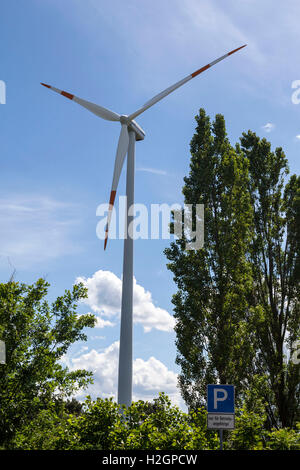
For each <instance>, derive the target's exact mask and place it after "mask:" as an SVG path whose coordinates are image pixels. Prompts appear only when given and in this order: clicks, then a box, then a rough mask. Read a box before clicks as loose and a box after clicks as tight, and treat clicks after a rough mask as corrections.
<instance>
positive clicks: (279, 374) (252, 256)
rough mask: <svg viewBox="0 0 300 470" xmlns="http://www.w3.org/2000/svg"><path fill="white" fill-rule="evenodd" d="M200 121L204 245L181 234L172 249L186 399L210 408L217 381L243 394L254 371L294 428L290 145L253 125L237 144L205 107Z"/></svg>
mask: <svg viewBox="0 0 300 470" xmlns="http://www.w3.org/2000/svg"><path fill="white" fill-rule="evenodd" d="M196 122H197V127H196V132H195V134H194V136H193V138H192V141H191V144H190V150H191V163H190V173H189V176H188V177H186V178H185V179H184V183H185V184H184V187H183V194H184V200H185V203H186V204H204V208H205V209H204V234H205V235H204V237H205V241H204V247H203V248H202V249H200V250H197V251H195V250H187V249H186V243H185V240H177V241H176V242H173V243H172V244H171V246H170V248H168V249H166V250H165V254H166V256H167V258H168V260H169V264H168V268H169V269H170V270H171V271H172V272H173V274H174V280H175V282H176V284H177V287H178V291H177V293H176V294H175V295H174V298H173V304H174V316H175V318H176V327H175V330H176V338H177V339H176V345H177V349H178V354H177V360H176V361H177V363H178V364H179V365H180V366H181V373H180V374H179V385H180V388H181V392H182V396H183V398H184V399H185V401H186V403H187V404H188V405H189V406H191V407H195V406H197V405H199V404H203V403H204V400H205V395H206V385H207V384H208V383H214V382H217V381H219V382H220V383H233V384H235V385H236V391H237V397H242V396H243V393H244V391H245V390H246V389H249V387H251V386H252V383H253V382H254V380H255V377H259V376H261V377H266V379H267V381H268V385H269V393H266V394H265V395H267V396H264V397H262V398H264V399H265V401H266V403H267V405H268V411H269V414H270V419H272V420H273V423H274V422H278V421H280V422H281V424H283V425H291V423H293V421H294V419H295V416H296V414H297V409H298V407H299V401H298V400H299V380H298V379H299V366H298V365H295V364H293V363H292V361H291V360H290V358H289V359H287V358H286V357H285V356H284V351H285V349H287V350H290V351H291V347H292V344H294V342H295V340H296V339H297V335H299V300H298V299H299V213H300V212H299V178H297V177H295V176H293V177H292V178H291V179H290V182H289V183H288V184H287V185H286V187H284V177H285V176H286V174H287V173H288V168H287V161H286V158H285V156H284V154H283V152H282V150H281V149H276V151H275V153H273V152H271V149H270V144H269V143H268V142H267V141H266V140H265V139H263V140H260V139H259V138H258V137H257V136H256V135H255V134H253V133H252V132H250V131H249V132H248V133H247V134H244V135H243V137H242V139H241V145H236V146H235V147H232V146H231V144H230V142H229V140H228V138H227V134H226V129H225V121H224V118H223V116H221V115H217V116H216V117H215V120H214V122H213V123H211V122H210V119H209V117H208V116H207V115H206V114H205V111H204V110H203V109H201V110H200V112H199V115H198V116H196ZM287 397H288V398H287ZM287 400H288V402H289V403H290V402H291V401H292V402H293V405H292V408H293V411H292V412H290V411H287V408H286V407H287ZM284 403H285V405H284Z"/></svg>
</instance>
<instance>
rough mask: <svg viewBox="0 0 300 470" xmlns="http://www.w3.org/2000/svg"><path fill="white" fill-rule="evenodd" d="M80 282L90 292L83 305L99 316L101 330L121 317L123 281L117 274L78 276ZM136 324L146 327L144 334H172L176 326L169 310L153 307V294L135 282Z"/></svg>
mask: <svg viewBox="0 0 300 470" xmlns="http://www.w3.org/2000/svg"><path fill="white" fill-rule="evenodd" d="M78 282H82V283H83V284H84V285H85V286H86V287H87V289H88V298H87V299H85V300H84V302H85V303H86V304H87V305H89V307H90V308H91V309H92V310H93V311H94V312H95V313H96V314H97V315H98V319H99V320H98V325H97V326H98V327H102V326H106V325H105V323H106V322H109V321H110V319H111V318H116V317H118V316H119V314H120V310H121V294H122V281H121V279H120V278H118V277H117V276H116V275H115V274H114V273H112V272H110V271H102V270H99V271H96V272H95V274H94V275H93V276H92V277H89V278H85V277H78V278H77V279H76V283H78ZM103 317H105V318H108V319H109V320H106V319H105V318H103ZM133 321H134V323H137V324H141V325H143V328H144V331H145V332H149V331H151V330H152V328H156V329H157V330H161V331H172V330H173V328H174V324H175V320H174V318H173V317H172V316H171V315H170V314H169V313H168V312H167V311H166V310H164V309H162V308H160V307H157V306H156V305H154V303H153V300H152V296H151V293H150V292H149V291H146V290H145V289H144V287H142V286H141V285H139V284H137V282H136V280H135V279H134V284H133ZM107 325H108V324H107ZM108 326H109V325H108ZM110 326H112V325H110Z"/></svg>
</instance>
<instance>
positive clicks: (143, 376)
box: [63, 341, 181, 405]
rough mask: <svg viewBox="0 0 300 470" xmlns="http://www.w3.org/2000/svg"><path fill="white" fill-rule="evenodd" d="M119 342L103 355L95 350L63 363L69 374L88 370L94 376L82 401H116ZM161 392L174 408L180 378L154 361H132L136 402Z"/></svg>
mask: <svg viewBox="0 0 300 470" xmlns="http://www.w3.org/2000/svg"><path fill="white" fill-rule="evenodd" d="M118 360H119V342H118V341H116V342H114V343H113V344H111V345H110V346H108V347H107V348H106V349H104V350H103V351H100V352H97V351H96V350H95V349H92V350H91V351H89V352H88V353H84V354H81V355H80V356H77V357H74V358H70V357H68V356H66V357H65V358H64V360H63V362H64V363H65V364H66V365H68V367H69V368H70V370H74V369H86V370H89V371H91V372H93V377H94V383H93V384H92V385H90V386H89V388H88V389H87V390H85V391H84V393H82V392H81V393H80V394H78V395H77V397H78V398H79V399H81V398H84V396H86V395H91V396H92V398H94V399H95V398H96V397H102V398H108V397H113V398H114V399H116V398H117V386H118V383H117V382H118ZM159 392H165V393H166V394H167V395H168V396H169V397H170V398H171V400H172V402H173V403H174V404H177V405H178V404H179V403H180V402H181V397H180V393H179V390H178V388H177V374H176V373H175V372H173V371H171V370H169V369H168V368H167V367H166V366H165V365H164V364H163V363H162V362H161V361H159V360H158V359H156V358H155V357H153V356H152V357H150V358H149V359H148V360H146V361H145V360H143V359H141V358H137V359H135V360H134V361H133V400H134V401H136V400H148V401H151V400H152V399H153V398H155V397H157V396H158V394H159Z"/></svg>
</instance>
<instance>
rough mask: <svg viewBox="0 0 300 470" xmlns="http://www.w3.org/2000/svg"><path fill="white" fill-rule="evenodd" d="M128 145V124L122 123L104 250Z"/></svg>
mask: <svg viewBox="0 0 300 470" xmlns="http://www.w3.org/2000/svg"><path fill="white" fill-rule="evenodd" d="M128 145H129V135H128V129H127V124H122V128H121V132H120V137H119V142H118V147H117V153H116V159H115V167H114V175H113V181H112V185H111V192H110V199H109V208H108V215H107V224H106V230H105V240H104V250H105V248H106V245H107V240H108V231H109V226H110V221H111V216H112V210H113V207H114V202H115V197H116V192H117V188H118V184H119V180H120V175H121V171H122V168H123V164H124V160H125V156H126V154H127V150H128Z"/></svg>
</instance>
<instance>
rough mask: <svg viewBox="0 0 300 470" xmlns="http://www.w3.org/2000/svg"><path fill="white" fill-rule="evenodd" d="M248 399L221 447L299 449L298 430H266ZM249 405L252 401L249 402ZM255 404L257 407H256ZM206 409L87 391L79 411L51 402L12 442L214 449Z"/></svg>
mask: <svg viewBox="0 0 300 470" xmlns="http://www.w3.org/2000/svg"><path fill="white" fill-rule="evenodd" d="M250 402H251V400H250ZM250 402H248V403H247V402H246V401H245V404H244V407H242V408H240V409H239V410H238V414H237V417H236V429H235V430H234V431H232V432H228V431H227V432H225V436H224V437H225V442H224V447H225V449H231V450H239V449H244V450H263V449H270V450H281V449H299V448H300V447H299V446H300V432H299V431H300V426H299V427H298V430H290V429H281V430H275V429H273V430H271V431H269V432H268V431H266V430H265V429H264V420H265V418H266V415H265V414H264V413H261V412H260V411H261V408H260V406H261V405H260V406H258V407H256V408H255V410H254V409H251V410H250V409H249V406H250ZM250 408H251V406H250ZM259 410H260V411H259ZM206 420H207V415H206V410H205V409H203V408H200V409H198V410H192V411H190V412H189V413H183V412H182V411H181V410H179V408H178V407H176V406H172V405H171V403H170V400H169V398H168V397H167V396H166V395H164V394H163V393H161V394H160V395H159V397H158V398H156V399H155V400H154V402H153V405H152V406H149V403H147V402H143V401H138V402H134V403H132V405H131V406H130V407H129V408H126V407H123V409H122V410H121V409H120V407H119V406H118V405H117V403H115V402H114V401H113V400H112V399H105V400H102V399H99V398H98V399H97V400H95V401H92V400H91V398H90V397H87V399H86V401H85V403H84V404H83V408H82V412H81V414H80V415H77V416H76V415H73V414H70V413H68V411H67V406H66V407H64V408H61V409H60V411H59V412H58V411H57V406H56V404H55V403H52V404H51V405H50V406H49V407H48V409H46V410H42V411H40V413H39V415H38V416H37V417H36V418H35V419H34V420H33V421H32V422H30V423H27V424H26V425H25V426H24V427H23V429H20V430H19V431H18V432H17V433H16V436H15V438H14V440H13V442H12V443H11V448H13V449H23V450H39V449H40V450H131V449H132V450H135V449H144V450H217V449H219V445H220V443H219V437H218V433H217V432H216V431H208V430H207V426H206Z"/></svg>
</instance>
